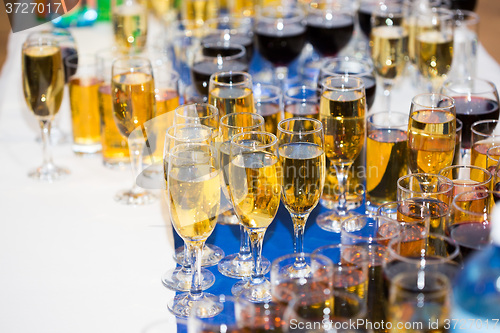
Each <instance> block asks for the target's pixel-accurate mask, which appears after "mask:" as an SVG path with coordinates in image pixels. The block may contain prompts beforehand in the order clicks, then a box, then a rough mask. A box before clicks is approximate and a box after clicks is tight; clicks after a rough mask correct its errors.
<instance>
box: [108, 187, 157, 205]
mask: <svg viewBox="0 0 500 333" xmlns="http://www.w3.org/2000/svg"><path fill="white" fill-rule="evenodd" d="M156 199H157V197H156V195H154V194H153V193H151V192H148V191H139V192H136V191H133V190H123V191H120V192H118V193H117V194H116V195H115V201H118V202H119V203H121V204H124V205H137V206H141V205H148V204H151V203H153V202H155V201H156Z"/></svg>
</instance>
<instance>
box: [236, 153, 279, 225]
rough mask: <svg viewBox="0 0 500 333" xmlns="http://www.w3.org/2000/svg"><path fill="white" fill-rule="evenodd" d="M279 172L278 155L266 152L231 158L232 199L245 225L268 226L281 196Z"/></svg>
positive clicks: (274, 214) (244, 154)
mask: <svg viewBox="0 0 500 333" xmlns="http://www.w3.org/2000/svg"><path fill="white" fill-rule="evenodd" d="M278 172H279V161H278V158H277V157H276V156H274V155H272V154H270V153H266V152H251V153H243V154H241V155H237V156H235V157H234V158H233V160H232V161H231V164H230V165H229V185H230V186H229V187H230V191H231V199H232V202H233V206H234V209H235V211H236V214H237V215H238V217H239V218H240V221H241V223H242V224H243V225H244V226H245V227H246V228H249V229H264V228H267V227H268V226H269V225H270V224H271V222H272V221H273V219H274V217H275V216H276V213H277V211H278V207H279V204H280V196H281V182H280V178H279V174H278Z"/></svg>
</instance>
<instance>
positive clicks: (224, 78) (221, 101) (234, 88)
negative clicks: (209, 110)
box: [208, 71, 254, 118]
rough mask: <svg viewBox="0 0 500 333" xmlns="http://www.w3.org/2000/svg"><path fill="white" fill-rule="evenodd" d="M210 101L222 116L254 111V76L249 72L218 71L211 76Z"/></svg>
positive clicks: (209, 86)
mask: <svg viewBox="0 0 500 333" xmlns="http://www.w3.org/2000/svg"><path fill="white" fill-rule="evenodd" d="M208 91H209V95H208V103H209V104H211V105H213V106H215V107H216V108H217V109H218V110H219V114H220V117H221V118H222V117H223V116H224V115H226V114H230V113H235V112H253V110H254V105H253V92H252V76H251V75H250V74H248V73H247V72H238V71H229V72H217V73H214V74H212V75H211V76H210V83H209V85H208Z"/></svg>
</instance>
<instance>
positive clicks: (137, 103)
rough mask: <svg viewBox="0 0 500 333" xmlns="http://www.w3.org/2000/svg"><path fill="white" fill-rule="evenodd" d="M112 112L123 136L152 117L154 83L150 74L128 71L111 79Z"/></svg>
mask: <svg viewBox="0 0 500 333" xmlns="http://www.w3.org/2000/svg"><path fill="white" fill-rule="evenodd" d="M112 97H113V113H114V117H115V120H116V122H117V124H118V129H119V130H120V133H121V134H122V135H123V136H127V137H128V136H129V134H130V133H131V132H132V131H133V130H134V129H135V128H136V127H139V126H142V125H143V124H144V123H145V122H146V121H148V120H149V119H151V118H153V116H154V112H155V111H154V110H155V97H154V83H153V77H152V76H151V75H150V74H145V73H140V72H128V73H124V74H118V75H115V76H114V77H113V81H112Z"/></svg>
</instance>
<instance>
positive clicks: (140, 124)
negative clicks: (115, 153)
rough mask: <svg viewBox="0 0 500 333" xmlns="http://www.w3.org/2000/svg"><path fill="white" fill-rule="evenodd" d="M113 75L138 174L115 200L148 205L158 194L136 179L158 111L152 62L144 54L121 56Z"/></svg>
mask: <svg viewBox="0 0 500 333" xmlns="http://www.w3.org/2000/svg"><path fill="white" fill-rule="evenodd" d="M112 77H113V78H112V81H111V98H112V101H113V118H114V120H115V122H116V125H117V126H118V130H119V131H120V133H121V135H122V136H123V137H125V138H127V139H128V143H129V148H130V150H131V152H132V155H131V165H132V172H133V175H134V183H133V185H132V188H131V189H130V190H125V191H121V192H119V193H118V194H117V195H116V196H115V200H117V201H118V202H120V203H123V204H126V205H144V204H148V203H151V202H153V201H154V200H155V199H156V196H155V195H154V194H153V193H151V192H149V191H146V190H144V189H142V188H140V187H139V186H137V183H136V179H135V178H136V177H137V175H139V174H140V172H141V171H142V170H143V165H142V162H143V161H142V155H143V151H144V147H145V144H146V143H147V134H146V130H145V127H144V124H145V123H146V122H147V121H148V120H150V119H151V118H153V116H154V114H155V96H154V81H153V69H152V67H151V62H150V61H149V60H148V59H146V58H141V57H123V58H118V59H116V60H115V61H114V62H113V67H112ZM146 147H147V149H150V147H148V146H147V145H146ZM150 154H151V152H150Z"/></svg>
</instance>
